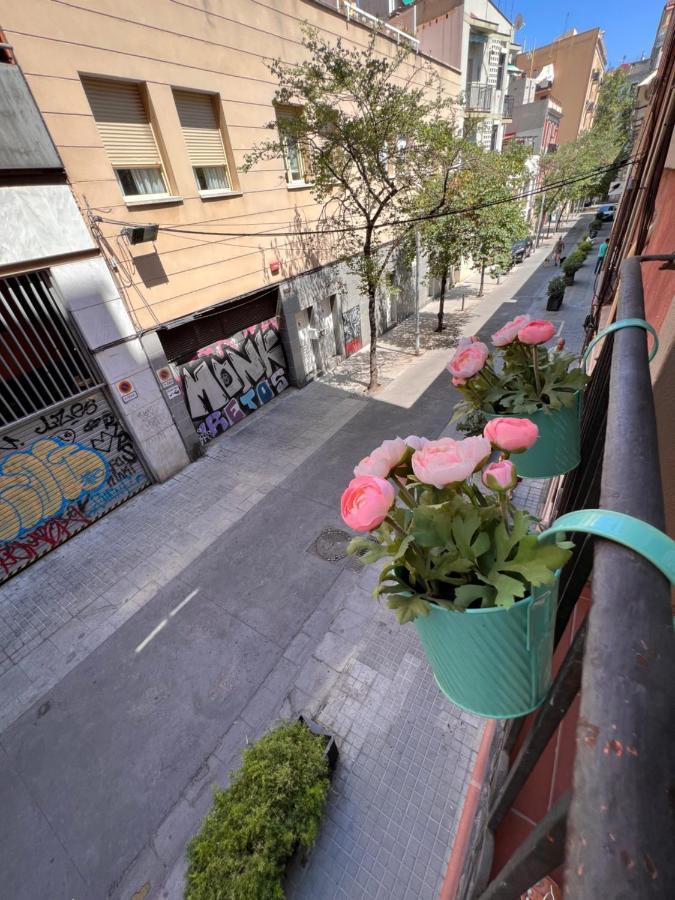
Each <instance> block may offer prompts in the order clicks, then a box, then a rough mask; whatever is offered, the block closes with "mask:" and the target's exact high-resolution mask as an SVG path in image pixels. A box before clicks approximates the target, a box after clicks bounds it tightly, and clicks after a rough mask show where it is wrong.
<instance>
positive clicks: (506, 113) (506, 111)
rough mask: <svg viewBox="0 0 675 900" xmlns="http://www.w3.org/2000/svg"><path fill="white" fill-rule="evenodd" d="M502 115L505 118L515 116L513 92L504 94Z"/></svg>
mask: <svg viewBox="0 0 675 900" xmlns="http://www.w3.org/2000/svg"><path fill="white" fill-rule="evenodd" d="M502 116H503V118H505V119H512V118H513V97H512V96H511V94H505V95H504V103H503V105H502Z"/></svg>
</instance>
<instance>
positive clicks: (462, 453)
mask: <svg viewBox="0 0 675 900" xmlns="http://www.w3.org/2000/svg"><path fill="white" fill-rule="evenodd" d="M489 455H490V443H489V441H486V440H485V438H482V437H469V438H465V439H464V440H463V441H455V440H453V439H452V438H440V439H439V440H437V441H428V442H427V444H426V445H425V446H424V447H422V449H421V450H416V451H415V453H413V455H412V470H413V472H414V473H415V475H416V476H417V478H418V479H419V480H420V481H421V482H422V483H423V484H432V485H433V486H434V487H437V488H443V487H447V486H448V485H450V484H457V483H458V482H460V481H464V479H465V478H468V477H469V475H471V474H472V472H475V471H476V469H479V468H480V467H481V466H482V465H483V463H484V462H485V460H486V459H487V458H488V456H489Z"/></svg>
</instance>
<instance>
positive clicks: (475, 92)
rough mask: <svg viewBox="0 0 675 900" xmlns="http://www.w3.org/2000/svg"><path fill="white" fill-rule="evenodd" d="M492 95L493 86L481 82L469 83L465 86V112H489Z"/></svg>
mask: <svg viewBox="0 0 675 900" xmlns="http://www.w3.org/2000/svg"><path fill="white" fill-rule="evenodd" d="M493 95H494V87H493V85H491V84H484V83H483V82H481V81H470V82H469V83H468V84H467V86H466V94H465V98H466V99H465V107H466V110H467V112H482V113H489V112H491V111H492V98H493Z"/></svg>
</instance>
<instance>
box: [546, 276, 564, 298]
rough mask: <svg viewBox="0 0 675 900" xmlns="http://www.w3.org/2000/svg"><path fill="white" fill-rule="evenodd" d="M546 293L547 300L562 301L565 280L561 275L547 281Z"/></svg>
mask: <svg viewBox="0 0 675 900" xmlns="http://www.w3.org/2000/svg"><path fill="white" fill-rule="evenodd" d="M546 293H547V294H548V297H549V300H558V299H560V300H562V297H563V294H564V293H565V279H564V278H563V277H562V275H557V276H556V277H555V278H552V279H551V280H550V281H549V283H548V286H547V288H546Z"/></svg>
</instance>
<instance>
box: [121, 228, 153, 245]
mask: <svg viewBox="0 0 675 900" xmlns="http://www.w3.org/2000/svg"><path fill="white" fill-rule="evenodd" d="M158 232H159V225H127V226H126V228H123V229H122V234H123V235H124V236H125V238H126V239H127V240H128V241H129V243H130V244H145V243H147V242H148V241H156V240H157V233H158Z"/></svg>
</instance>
